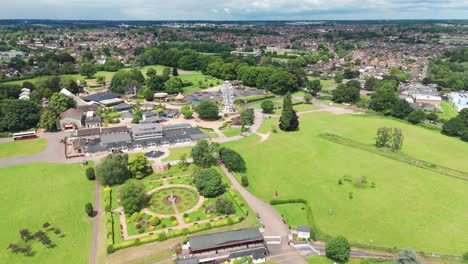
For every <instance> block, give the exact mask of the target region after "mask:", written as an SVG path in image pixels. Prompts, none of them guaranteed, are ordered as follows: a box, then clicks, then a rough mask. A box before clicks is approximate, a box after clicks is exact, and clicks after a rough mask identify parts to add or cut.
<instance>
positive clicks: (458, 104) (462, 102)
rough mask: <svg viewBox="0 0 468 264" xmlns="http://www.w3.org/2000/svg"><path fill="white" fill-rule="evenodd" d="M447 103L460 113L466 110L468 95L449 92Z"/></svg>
mask: <svg viewBox="0 0 468 264" xmlns="http://www.w3.org/2000/svg"><path fill="white" fill-rule="evenodd" d="M447 98H448V99H449V102H450V103H451V104H452V105H453V107H454V108H455V110H457V111H458V112H460V111H461V110H463V109H465V108H468V93H466V92H464V93H458V92H451V93H449V94H448V95H447Z"/></svg>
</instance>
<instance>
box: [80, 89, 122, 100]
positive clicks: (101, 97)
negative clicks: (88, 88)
mask: <svg viewBox="0 0 468 264" xmlns="http://www.w3.org/2000/svg"><path fill="white" fill-rule="evenodd" d="M121 96H122V95H121V94H118V93H114V92H110V91H107V92H102V93H94V94H90V95H87V96H84V97H81V99H82V100H84V101H95V102H100V101H104V100H109V99H114V98H120V97H121Z"/></svg>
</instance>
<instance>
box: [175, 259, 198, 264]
mask: <svg viewBox="0 0 468 264" xmlns="http://www.w3.org/2000/svg"><path fill="white" fill-rule="evenodd" d="M175 263H176V264H198V263H200V261H199V260H198V259H197V258H188V259H176V261H175Z"/></svg>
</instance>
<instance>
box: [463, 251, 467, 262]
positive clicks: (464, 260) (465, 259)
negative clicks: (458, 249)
mask: <svg viewBox="0 0 468 264" xmlns="http://www.w3.org/2000/svg"><path fill="white" fill-rule="evenodd" d="M463 262H468V252H465V254H463Z"/></svg>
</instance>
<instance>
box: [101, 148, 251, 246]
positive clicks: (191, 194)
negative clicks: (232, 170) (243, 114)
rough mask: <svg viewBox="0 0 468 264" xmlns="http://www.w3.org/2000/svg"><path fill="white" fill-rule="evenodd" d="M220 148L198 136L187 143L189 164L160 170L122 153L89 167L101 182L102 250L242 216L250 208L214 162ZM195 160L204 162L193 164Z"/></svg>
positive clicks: (217, 224)
mask: <svg viewBox="0 0 468 264" xmlns="http://www.w3.org/2000/svg"><path fill="white" fill-rule="evenodd" d="M226 151H227V152H229V150H226V149H222V150H220V149H219V145H218V144H216V143H211V144H209V143H208V142H206V141H200V142H199V143H198V144H197V146H195V147H193V148H192V157H194V160H195V162H194V164H187V163H185V162H181V163H179V164H178V165H174V166H172V167H170V168H169V170H168V171H167V172H165V173H163V174H155V173H153V172H152V171H151V169H148V168H150V167H149V161H148V160H147V159H146V158H145V157H144V155H139V154H137V155H136V157H132V159H133V160H132V161H131V162H128V156H127V155H125V154H111V155H109V156H107V157H106V158H104V159H103V160H102V161H101V162H100V164H99V165H98V166H97V167H96V169H95V171H96V177H97V179H98V180H99V181H100V182H101V183H103V184H104V185H107V187H105V188H104V192H103V193H104V205H105V211H106V226H107V251H108V253H111V252H113V251H115V250H118V249H122V248H127V247H130V246H134V245H139V244H143V243H148V242H153V241H163V240H166V239H168V238H172V237H176V236H183V235H188V234H191V233H195V232H199V231H203V230H208V229H212V228H216V227H220V226H226V225H233V224H236V223H239V222H241V221H243V220H244V219H245V218H246V217H247V216H248V215H249V211H250V209H249V208H248V207H247V205H246V203H245V202H244V201H243V199H242V198H241V196H240V194H238V193H237V192H236V191H234V190H232V189H230V182H229V180H228V179H227V178H226V176H225V175H224V173H223V172H222V170H221V169H220V168H219V166H217V165H216V162H217V159H220V154H219V153H225V152H226ZM200 154H203V155H205V158H204V159H201V157H200ZM221 155H225V154H221ZM207 157H208V158H207ZM199 160H203V162H207V161H208V162H207V163H204V164H201V163H198V164H197V161H199ZM137 164H138V165H137ZM127 167H128V168H129V169H128V172H125V170H126V168H127ZM110 168H114V170H110ZM103 171H106V173H105V174H103V173H102V172H103ZM137 171H138V172H137ZM122 172H124V173H128V175H124V174H123V173H122ZM109 174H113V175H112V177H109ZM122 180H123V181H122ZM252 215H253V214H252Z"/></svg>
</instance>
